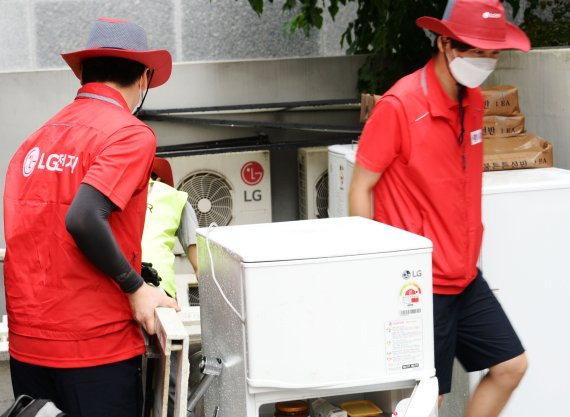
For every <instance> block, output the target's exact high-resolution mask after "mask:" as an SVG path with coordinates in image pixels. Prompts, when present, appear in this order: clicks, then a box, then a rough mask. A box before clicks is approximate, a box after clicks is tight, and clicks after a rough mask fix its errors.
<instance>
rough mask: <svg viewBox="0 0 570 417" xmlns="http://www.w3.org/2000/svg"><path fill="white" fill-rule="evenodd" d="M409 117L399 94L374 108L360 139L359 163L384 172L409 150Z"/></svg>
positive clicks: (372, 169)
mask: <svg viewBox="0 0 570 417" xmlns="http://www.w3.org/2000/svg"><path fill="white" fill-rule="evenodd" d="M405 123H406V118H405V116H404V112H403V109H402V105H401V103H400V102H399V101H398V99H396V98H395V97H391V96H385V97H383V98H382V99H381V100H380V101H379V102H378V103H376V105H375V106H374V109H373V110H372V114H371V115H370V118H369V119H368V121H367V122H366V124H365V125H364V130H363V131H362V134H361V135H360V140H359V141H358V150H357V153H356V162H358V164H360V165H361V166H362V167H363V168H365V169H366V170H368V171H371V172H376V173H381V172H384V171H385V170H386V168H388V166H390V164H391V163H392V161H394V159H396V157H398V156H404V157H405V158H406V159H407V156H406V155H402V153H404V154H405V153H407V150H408V149H409V146H408V145H409V144H408V142H409V139H408V136H407V132H408V129H407V126H406V125H405Z"/></svg>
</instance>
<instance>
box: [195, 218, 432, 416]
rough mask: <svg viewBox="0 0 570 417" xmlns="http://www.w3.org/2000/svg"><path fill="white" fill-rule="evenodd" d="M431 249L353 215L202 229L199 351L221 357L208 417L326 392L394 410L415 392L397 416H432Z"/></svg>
mask: <svg viewBox="0 0 570 417" xmlns="http://www.w3.org/2000/svg"><path fill="white" fill-rule="evenodd" d="M431 251H432V245H431V242H430V241H429V240H428V239H425V238H423V237H420V236H417V235H413V234H411V233H408V232H405V231H403V230H400V229H396V228H393V227H390V226H386V225H383V224H381V223H378V222H374V221H372V220H368V219H364V218H360V217H344V218H335V219H319V220H303V221H296V222H282V223H272V224H256V225H245V226H228V227H219V228H209V229H205V228H201V229H199V230H198V261H199V267H198V270H199V279H198V281H199V285H200V312H201V323H202V348H203V353H204V355H205V356H208V357H214V358H216V357H217V358H220V359H221V360H222V362H223V363H224V368H223V371H222V373H221V375H220V376H219V377H218V380H216V382H215V383H214V384H212V385H211V386H210V388H209V390H208V391H207V393H206V396H205V415H206V416H211V415H214V413H215V412H216V410H218V411H217V412H218V414H217V415H218V417H246V416H247V417H253V416H255V417H258V416H262V417H268V416H272V415H273V412H274V403H275V402H278V401H286V400H294V399H308V398H321V397H325V398H328V399H329V400H330V401H331V402H338V401H339V400H343V401H344V400H350V399H369V400H372V401H374V402H375V403H377V404H378V405H379V406H380V407H381V408H383V409H384V410H385V412H391V411H393V410H394V409H395V407H396V404H397V403H398V402H399V401H400V400H401V399H402V398H403V397H406V396H409V395H410V394H411V393H412V391H414V396H413V398H416V400H413V398H412V402H411V403H412V404H413V403H415V406H412V405H410V409H411V410H413V409H414V407H417V409H416V411H414V412H412V411H410V413H408V414H403V415H404V416H408V417H411V416H414V417H427V416H436V415H437V380H436V379H435V378H434V374H435V370H434V358H433V317H432V280H431V276H432V275H431ZM210 257H212V258H211V260H212V265H213V267H212V266H211V264H210ZM418 381H423V382H422V383H420V384H418ZM418 401H419V402H418ZM401 415H402V414H400V416H401Z"/></svg>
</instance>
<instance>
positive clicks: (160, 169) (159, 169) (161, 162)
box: [152, 158, 174, 187]
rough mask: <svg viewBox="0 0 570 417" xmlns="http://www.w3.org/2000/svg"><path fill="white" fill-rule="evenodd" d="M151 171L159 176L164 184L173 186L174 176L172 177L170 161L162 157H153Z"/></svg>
mask: <svg viewBox="0 0 570 417" xmlns="http://www.w3.org/2000/svg"><path fill="white" fill-rule="evenodd" d="M152 172H153V173H154V174H155V175H156V176H157V177H159V178H160V181H162V182H163V183H165V184H168V185H170V186H171V187H174V178H173V177H172V168H171V167H170V163H169V162H168V161H167V160H166V159H164V158H154V161H153V162H152Z"/></svg>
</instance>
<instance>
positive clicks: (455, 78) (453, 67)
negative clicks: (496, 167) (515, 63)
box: [349, 0, 530, 417]
mask: <svg viewBox="0 0 570 417" xmlns="http://www.w3.org/2000/svg"><path fill="white" fill-rule="evenodd" d="M417 24H418V26H420V27H422V28H425V29H429V30H431V31H433V32H435V33H436V34H437V35H438V36H437V40H436V47H437V52H436V54H435V55H434V57H433V58H432V59H431V60H430V61H429V62H428V63H427V65H426V66H425V67H423V68H422V69H420V70H418V71H416V72H414V73H413V74H411V75H408V76H406V77H404V78H402V79H401V80H399V81H398V82H397V83H396V84H395V85H394V86H393V87H392V88H391V89H390V90H389V91H388V92H387V93H386V94H385V95H384V96H383V98H382V99H381V100H380V101H379V102H378V103H377V104H376V106H375V108H374V109H373V111H372V115H371V117H370V119H369V120H368V122H367V123H366V126H365V127H364V131H363V132H362V136H361V139H360V142H359V146H358V152H357V156H356V164H355V167H354V172H353V177H352V184H351V188H350V196H349V198H350V212H351V214H352V215H360V216H365V217H373V218H374V219H375V220H377V221H380V222H382V223H387V224H390V225H393V226H396V227H399V228H402V229H405V230H408V231H410V232H413V233H417V234H420V235H423V236H425V237H427V238H429V239H431V241H432V242H433V292H434V300H433V301H434V338H435V366H436V375H437V377H438V381H439V385H440V395H442V394H445V393H448V392H449V391H450V390H451V371H452V366H453V359H454V357H457V358H458V359H459V361H460V362H461V363H462V364H463V366H464V367H465V368H466V370H467V371H475V370H481V369H486V368H489V373H488V375H487V376H486V377H485V378H484V379H483V380H482V382H481V384H480V385H479V386H478V388H477V390H476V391H475V392H474V394H473V397H472V399H471V401H470V403H469V406H468V409H467V414H466V416H469V417H475V416H476V417H486V416H497V415H498V414H499V413H500V411H501V410H502V408H503V407H504V406H505V404H506V402H507V401H508V399H509V397H510V395H511V393H512V391H513V390H514V389H515V388H516V386H517V385H518V383H519V382H520V380H521V378H522V377H523V375H524V373H525V370H526V367H527V359H526V355H525V353H524V349H523V347H522V345H521V343H520V341H519V339H518V337H517V335H516V333H515V332H514V330H513V328H512V326H511V324H510V322H509V320H508V319H507V317H506V315H505V313H504V312H503V310H502V308H501V306H500V305H499V303H498V301H497V300H496V298H495V297H494V295H493V294H492V292H491V291H490V290H489V286H488V285H487V283H486V282H485V280H484V279H483V277H482V276H481V273H480V271H478V269H477V267H476V263H477V259H478V256H479V250H480V246H481V239H482V234H483V226H482V224H481V181H482V171H483V144H482V133H481V129H482V124H483V110H484V103H483V98H482V95H481V92H480V90H479V88H478V86H479V85H480V84H481V83H482V82H483V81H484V80H485V78H486V77H487V76H488V75H489V74H490V73H491V72H492V71H493V69H494V68H495V64H496V61H497V56H498V54H499V50H501V49H507V48H513V49H520V50H523V51H528V50H529V49H530V42H529V40H528V38H527V37H526V35H525V34H524V33H523V32H522V31H521V30H520V29H518V28H517V27H516V26H514V25H512V24H510V23H508V22H507V20H506V18H505V11H504V9H503V6H502V5H501V3H500V1H498V0H450V1H449V2H448V4H447V7H446V10H445V14H444V16H443V18H442V19H441V20H439V19H435V18H432V17H422V18H420V19H418V20H417ZM371 194H372V195H373V207H374V212H373V215H372V213H371V212H370V207H371V204H370V195H371ZM440 401H441V396H440Z"/></svg>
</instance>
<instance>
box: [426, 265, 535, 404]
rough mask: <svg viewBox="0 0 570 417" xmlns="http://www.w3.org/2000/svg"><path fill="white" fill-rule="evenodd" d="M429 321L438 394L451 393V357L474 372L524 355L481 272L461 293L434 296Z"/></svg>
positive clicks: (517, 339)
mask: <svg viewBox="0 0 570 417" xmlns="http://www.w3.org/2000/svg"><path fill="white" fill-rule="evenodd" d="M433 319H434V320H433V321H434V344H435V369H436V376H437V379H438V382H439V393H440V395H441V394H446V393H448V392H450V391H451V373H452V368H453V358H454V357H457V359H458V360H459V362H460V363H461V364H462V365H463V367H464V368H465V370H466V371H467V372H474V371H480V370H483V369H486V368H490V367H491V366H494V365H497V364H499V363H502V362H505V361H507V360H509V359H513V358H515V357H517V356H519V355H521V354H522V353H524V348H523V346H522V344H521V342H520V340H519V338H518V336H517V334H516V333H515V330H514V329H513V326H512V325H511V323H510V321H509V319H508V317H507V315H506V314H505V312H504V311H503V308H502V307H501V305H500V304H499V301H498V300H497V298H496V297H495V295H494V294H493V292H492V291H491V289H490V288H489V285H488V284H487V281H485V279H484V278H483V276H482V275H481V271H478V273H477V276H476V277H475V279H474V280H473V282H471V284H469V285H468V286H467V288H465V290H464V291H463V292H462V293H461V294H457V295H443V294H434V295H433Z"/></svg>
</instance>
